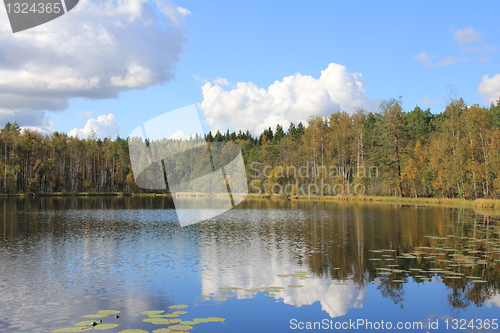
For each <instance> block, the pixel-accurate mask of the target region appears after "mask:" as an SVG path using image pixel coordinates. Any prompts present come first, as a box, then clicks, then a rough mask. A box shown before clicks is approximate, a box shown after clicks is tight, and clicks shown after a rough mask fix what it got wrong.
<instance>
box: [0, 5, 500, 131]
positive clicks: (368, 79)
mask: <svg viewBox="0 0 500 333" xmlns="http://www.w3.org/2000/svg"><path fill="white" fill-rule="evenodd" d="M499 11H500V3H499V2H498V1H481V2H466V1H441V2H439V3H435V2H431V1H419V2H418V3H417V2H414V3H410V2H401V1H384V2H364V1H363V2H346V1H260V0H256V1H252V2H246V1H201V0H174V1H167V0H149V1H148V0H120V1H112V0H103V1H95V0H80V2H79V4H78V5H77V6H76V7H75V8H74V9H73V10H72V11H70V12H68V13H67V14H65V15H63V16H61V17H59V18H57V19H55V20H53V21H51V22H48V23H46V24H43V25H41V26H38V27H35V28H32V29H29V30H26V31H24V32H18V33H15V34H13V33H12V30H11V28H10V25H9V21H8V18H7V14H6V9H5V7H1V8H0V124H5V123H6V122H11V123H12V122H17V123H18V124H19V125H20V126H22V127H23V128H30V129H33V130H38V131H40V132H41V133H43V134H51V133H52V132H53V131H58V132H64V133H69V134H70V135H73V136H76V135H78V136H79V137H87V136H88V135H89V134H91V133H92V132H95V133H96V135H97V136H98V137H101V138H103V137H111V138H114V137H116V135H120V136H121V137H127V136H128V135H129V134H130V133H131V132H132V131H133V130H134V129H135V128H137V127H138V126H141V124H144V123H145V122H147V121H148V120H150V119H153V118H155V117H158V116H160V115H162V114H164V113H166V112H169V111H172V110H176V109H179V108H182V107H186V106H189V105H196V107H197V109H198V112H199V117H200V119H201V121H202V124H203V130H204V131H205V132H207V131H209V130H212V131H216V130H224V131H225V130H227V129H230V130H236V131H238V130H242V131H246V130H249V131H250V132H251V133H252V134H254V135H258V134H260V133H261V132H262V130H264V129H266V128H268V127H269V126H271V127H272V128H275V126H276V125H277V124H281V125H282V126H284V127H285V129H286V128H288V126H289V124H290V122H293V123H295V124H297V123H299V122H304V123H305V122H307V119H309V117H311V116H327V115H329V114H331V113H333V112H336V111H346V112H348V113H352V112H355V110H356V108H364V109H365V110H367V111H368V112H378V111H379V104H380V102H381V101H383V100H387V99H390V98H398V97H399V96H401V99H402V101H403V108H404V110H405V111H411V110H412V109H413V108H415V106H417V105H418V106H419V107H421V108H423V109H427V108H430V109H431V112H432V113H434V114H436V113H440V112H442V111H443V110H444V108H445V107H446V105H447V103H448V102H449V101H450V98H463V99H464V101H465V102H466V103H467V104H469V105H472V104H479V105H484V106H489V105H490V103H491V102H495V101H496V100H497V99H498V98H499V97H500V49H499V47H500V34H499V33H498V32H499V31H500V29H499V28H500V23H499V21H498V19H497V13H498V12H499Z"/></svg>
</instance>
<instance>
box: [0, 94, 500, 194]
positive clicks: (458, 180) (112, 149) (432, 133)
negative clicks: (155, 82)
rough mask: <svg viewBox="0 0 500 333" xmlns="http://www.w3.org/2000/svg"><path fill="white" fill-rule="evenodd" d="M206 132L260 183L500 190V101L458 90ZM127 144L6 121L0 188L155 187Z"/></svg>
mask: <svg viewBox="0 0 500 333" xmlns="http://www.w3.org/2000/svg"><path fill="white" fill-rule="evenodd" d="M205 140H206V141H208V142H233V143H236V144H237V145H238V146H239V147H240V149H241V151H242V154H243V158H244V161H245V167H246V173H247V180H248V184H249V191H250V192H254V193H275V194H278V193H279V192H280V193H281V192H283V189H284V192H285V193H287V194H304V193H301V190H303V189H305V188H307V189H308V193H306V194H316V195H335V194H347V193H348V191H351V192H349V193H354V194H367V195H386V196H404V197H447V198H466V199H475V198H499V197H500V101H497V103H496V104H493V103H492V104H491V105H490V106H489V107H484V106H479V105H477V104H476V105H472V106H468V105H467V104H466V103H465V102H464V101H463V100H462V99H455V100H452V101H450V102H449V104H448V105H447V106H446V108H445V110H444V111H443V112H442V113H439V114H432V113H431V112H430V109H427V110H423V109H421V108H420V107H418V106H416V107H415V108H414V109H413V110H411V111H409V112H406V111H404V110H403V108H402V101H401V98H399V99H388V100H385V101H383V102H382V103H381V104H380V108H379V112H371V113H368V112H367V111H366V110H363V109H359V108H358V109H356V111H355V112H354V113H352V114H349V113H347V112H335V113H333V114H331V115H330V116H328V117H311V118H310V119H309V120H308V121H307V123H306V124H302V123H299V124H298V125H295V124H293V123H291V124H290V126H289V128H288V129H286V130H285V129H284V128H283V127H282V126H281V125H277V126H276V127H275V128H274V129H272V128H271V127H270V128H268V129H266V130H264V131H263V132H262V133H261V134H260V135H259V136H257V137H254V136H252V135H251V134H250V133H249V132H248V131H246V132H242V131H239V132H234V131H233V132H230V131H229V130H228V131H226V132H225V133H224V132H223V133H221V132H219V131H217V132H216V133H215V134H213V133H212V132H209V133H208V134H206V135H205ZM128 144H129V142H128V139H124V138H120V137H116V138H115V139H107V138H105V139H103V140H101V139H98V138H96V137H95V136H90V137H88V138H86V139H79V138H74V137H71V136H68V135H67V134H64V133H59V132H54V133H52V134H51V135H50V136H49V135H45V136H43V135H41V134H39V133H38V132H35V131H31V130H21V128H20V127H19V125H17V124H16V123H14V124H11V123H7V124H6V125H5V126H4V127H3V128H2V129H1V130H0V149H1V150H2V153H0V191H1V192H2V193H30V192H33V193H39V192H148V191H151V190H145V189H141V188H140V187H138V186H137V185H136V183H135V180H134V175H133V172H132V166H131V163H130V157H129V149H128ZM311 190H312V191H313V193H311ZM156 192H157V191H156Z"/></svg>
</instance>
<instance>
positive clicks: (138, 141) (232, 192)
mask: <svg viewBox="0 0 500 333" xmlns="http://www.w3.org/2000/svg"><path fill="white" fill-rule="evenodd" d="M128 147H129V154H130V163H131V166H132V171H133V173H134V179H135V183H136V184H137V186H139V187H141V188H144V189H149V190H166V189H168V190H169V192H170V194H171V195H172V200H173V203H174V206H175V210H176V213H177V217H178V220H179V223H180V225H181V226H186V225H190V224H193V223H198V222H201V221H203V220H207V219H210V218H213V217H215V216H217V215H220V214H222V213H224V212H226V211H228V210H230V209H232V208H234V207H235V206H236V205H238V204H239V203H240V202H241V201H243V199H245V197H246V196H247V194H248V185H247V178H246V173H245V165H244V162H243V156H242V153H241V149H240V147H239V146H238V145H237V144H235V143H231V142H207V141H206V140H205V138H204V135H203V129H202V126H201V121H200V118H199V116H198V112H197V110H196V107H195V106H194V105H190V106H186V107H183V108H180V109H177V110H174V111H170V112H167V113H164V114H162V115H160V116H157V117H155V118H153V119H150V120H148V121H146V122H145V123H143V124H140V125H139V126H137V127H136V128H135V129H134V130H133V131H132V133H130V135H129V139H128Z"/></svg>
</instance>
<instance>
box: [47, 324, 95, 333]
mask: <svg viewBox="0 0 500 333" xmlns="http://www.w3.org/2000/svg"><path fill="white" fill-rule="evenodd" d="M91 329H92V327H88V326H81V327H77V326H73V327H63V328H58V329H57V330H54V331H52V332H54V333H65V332H83V331H90V330H91Z"/></svg>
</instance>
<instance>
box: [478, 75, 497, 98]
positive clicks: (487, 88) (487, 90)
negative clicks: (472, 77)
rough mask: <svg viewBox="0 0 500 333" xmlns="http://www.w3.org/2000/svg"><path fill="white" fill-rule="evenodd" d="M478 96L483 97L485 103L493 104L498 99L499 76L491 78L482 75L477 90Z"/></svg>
mask: <svg viewBox="0 0 500 333" xmlns="http://www.w3.org/2000/svg"><path fill="white" fill-rule="evenodd" d="M477 92H478V94H480V95H483V97H484V99H485V102H486V103H495V102H496V101H497V100H499V99H500V74H496V75H495V76H493V77H491V78H490V76H489V75H484V76H483V79H482V80H481V83H479V88H478V90H477Z"/></svg>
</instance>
